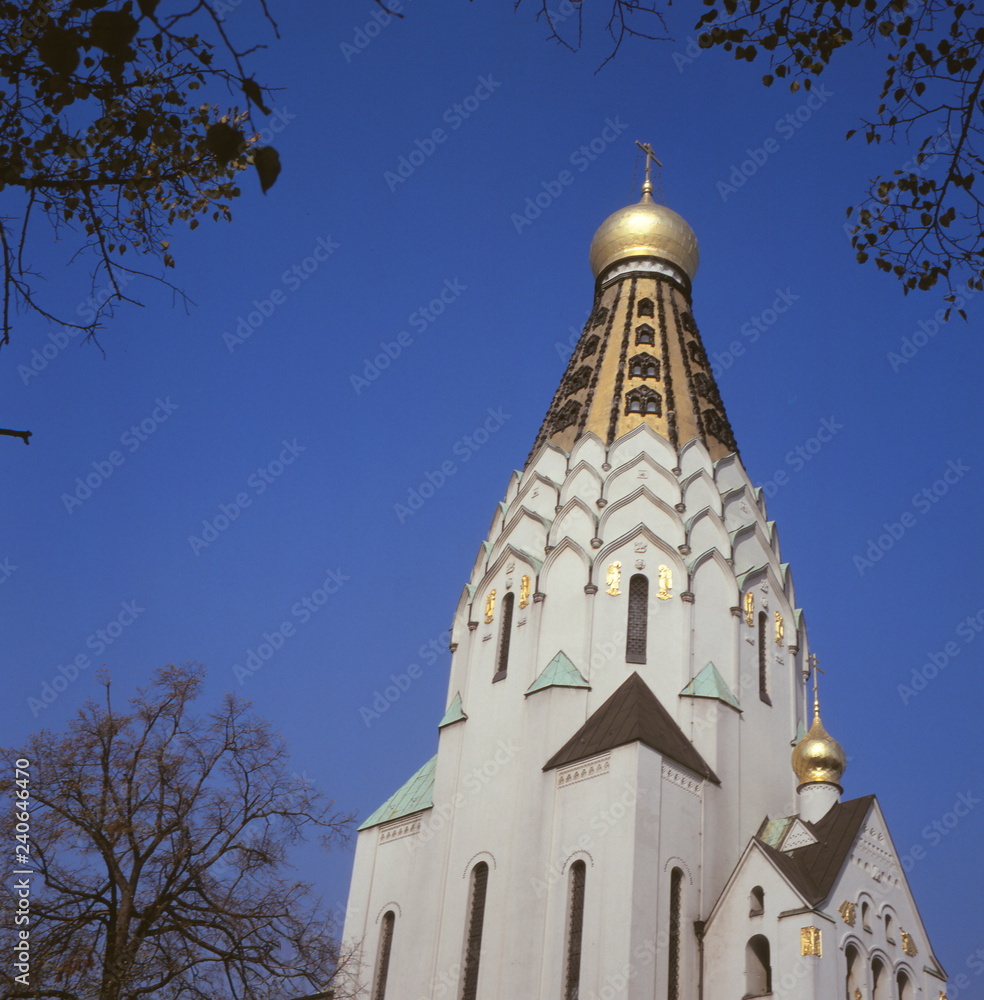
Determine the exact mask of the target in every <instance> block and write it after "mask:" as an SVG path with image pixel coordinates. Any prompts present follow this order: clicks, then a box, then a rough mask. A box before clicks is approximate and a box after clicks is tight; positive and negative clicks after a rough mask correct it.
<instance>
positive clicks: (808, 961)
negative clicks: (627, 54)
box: [345, 159, 945, 1000]
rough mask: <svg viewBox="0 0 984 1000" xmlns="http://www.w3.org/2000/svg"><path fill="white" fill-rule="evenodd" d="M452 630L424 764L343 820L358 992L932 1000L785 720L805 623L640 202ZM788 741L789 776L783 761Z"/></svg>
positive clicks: (675, 239) (864, 852) (870, 853)
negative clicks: (351, 821) (368, 809)
mask: <svg viewBox="0 0 984 1000" xmlns="http://www.w3.org/2000/svg"><path fill="white" fill-rule="evenodd" d="M590 259H591V267H592V271H593V272H594V276H595V292H594V308H593V310H592V313H591V316H590V318H589V320H588V322H587V324H586V326H585V329H584V333H583V335H582V336H581V339H580V341H579V343H578V345H577V348H576V349H575V351H574V355H573V357H572V358H571V361H570V364H569V366H568V368H567V371H566V373H565V374H564V377H563V379H562V381H561V383H560V387H559V388H558V390H557V392H556V394H555V396H554V398H553V401H552V402H551V404H550V407H549V409H548V411H547V415H546V418H545V419H544V422H543V426H542V427H541V429H540V432H539V434H538V435H537V438H536V441H535V444H534V446H533V450H532V452H531V454H530V456H529V458H528V459H527V462H526V465H525V467H524V468H523V469H522V471H517V472H516V473H515V474H514V475H513V477H512V478H511V480H510V482H509V486H508V489H507V492H506V496H505V499H504V500H503V501H502V502H501V503H500V504H499V505H498V506H497V507H496V508H495V513H494V516H493V518H492V524H491V527H490V529H489V533H488V537H487V539H486V540H485V541H484V542H483V543H482V544H481V546H480V548H479V552H478V557H477V559H476V561H475V565H474V566H473V568H472V569H471V573H470V576H469V578H468V582H467V583H466V584H465V587H464V589H463V591H462V594H461V599H460V601H459V604H458V608H457V612H456V616H455V624H454V628H453V630H452V642H451V650H452V653H453V658H452V663H451V677H450V683H449V685H448V697H447V710H446V712H445V714H444V717H443V718H442V719H441V720H440V721H439V723H438V746H437V753H436V755H435V756H434V757H433V758H432V759H431V760H429V761H427V762H426V763H423V765H422V766H421V767H420V769H419V770H418V771H417V772H416V773H415V774H413V775H412V776H411V777H410V778H409V780H408V781H407V782H406V784H405V785H403V787H402V788H400V789H399V790H398V791H396V792H395V793H394V795H393V796H392V797H391V798H390V799H388V800H387V801H386V802H385V803H383V805H381V806H380V807H379V808H378V809H377V810H376V811H375V812H374V813H373V814H372V815H371V816H370V817H369V818H368V819H366V820H365V822H364V823H363V824H362V826H361V827H360V833H359V838H358V845H357V850H356V858H355V868H354V873H353V876H352V886H351V894H350V897H349V905H348V912H347V918H346V924H345V939H346V941H347V942H348V943H349V945H351V946H353V947H355V948H356V949H357V951H358V952H359V954H361V959H362V971H361V978H360V980H359V984H360V986H361V991H360V993H359V995H360V996H363V997H365V998H367V1000H370V998H371V1000H437V998H448V1000H615V998H624V1000H743V998H748V997H758V996H775V997H790V998H793V997H795V998H796V1000H843V998H845V997H846V998H847V1000H889V998H891V1000H917V998H918V1000H939V998H940V997H942V996H943V992H942V991H943V990H944V989H945V974H944V973H943V971H942V969H941V967H940V965H939V963H938V962H937V961H936V959H935V957H934V955H933V952H932V949H931V947H930V944H929V941H928V939H927V936H926V932H925V930H924V928H923V926H922V923H921V921H920V918H919V914H918V912H917V910H916V907H915V904H914V902H913V899H912V896H911V894H910V892H909V889H908V885H907V883H906V879H905V875H904V873H903V870H902V866H901V864H900V862H899V858H898V855H897V853H896V851H895V848H894V846H893V844H892V841H891V839H890V837H889V834H888V831H887V827H886V825H885V822H884V819H883V817H882V814H881V811H880V809H879V807H878V804H877V802H876V801H875V799H874V797H873V796H868V797H865V798H861V799H854V800H852V801H848V802H842V801H840V795H841V788H840V784H839V781H840V778H841V775H842V773H843V770H844V754H843V751H842V750H841V748H840V746H839V745H838V744H837V743H836V742H835V741H834V740H833V739H832V738H831V737H830V736H829V735H828V734H827V733H826V731H825V730H824V728H823V725H822V724H821V722H820V713H819V704H818V703H817V702H816V700H814V713H813V718H812V725H811V719H810V718H809V717H808V713H807V707H806V706H807V689H806V682H807V678H808V676H809V673H810V666H811V659H810V657H809V649H808V641H807V634H806V625H805V620H804V616H803V613H802V612H801V611H800V609H799V608H798V607H797V603H796V595H795V591H794V588H793V582H792V576H791V573H790V571H789V567H788V565H787V564H786V563H784V562H783V561H782V555H781V553H780V550H779V539H778V536H777V533H776V528H775V525H774V524H773V522H771V521H769V520H768V516H767V514H766V510H765V502H764V500H763V498H762V496H761V493H760V492H759V491H756V490H755V489H754V488H753V487H752V485H751V481H750V479H749V477H748V475H747V473H746V472H745V469H744V468H743V466H742V463H741V459H740V458H739V456H738V449H737V445H736V443H735V440H734V437H733V434H732V430H731V426H730V424H729V422H728V418H727V416H726V415H725V412H724V407H723V405H722V402H721V398H720V396H719V394H718V389H717V386H716V384H715V381H714V378H713V376H712V374H711V366H710V364H709V362H708V359H707V355H706V353H705V351H704V347H703V345H702V343H701V338H700V335H699V333H698V331H697V326H696V323H695V321H694V316H693V313H692V311H691V308H692V307H691V282H692V280H693V278H694V275H695V273H696V271H697V263H698V248H697V241H696V238H695V237H694V234H693V231H692V230H691V229H690V227H689V226H688V225H687V223H686V222H685V221H684V220H683V219H682V218H680V216H679V215H677V214H676V213H675V212H672V211H671V210H670V209H668V208H666V207H664V206H662V205H658V204H656V203H654V201H653V199H652V184H651V182H650V180H649V176H648V159H647V177H646V182H645V183H644V184H643V188H642V200H641V201H640V202H639V203H638V204H635V205H630V206H628V207H627V208H623V209H621V210H620V211H618V212H615V214H614V215H611V216H610V217H609V218H608V219H606V220H605V222H604V223H602V225H601V228H600V229H599V230H598V231H597V233H596V234H595V237H594V240H593V241H592V244H591V254H590ZM791 747H795V750H794V751H793V755H792V766H790V748H791Z"/></svg>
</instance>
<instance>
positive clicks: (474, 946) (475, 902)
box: [461, 861, 489, 1000]
mask: <svg viewBox="0 0 984 1000" xmlns="http://www.w3.org/2000/svg"><path fill="white" fill-rule="evenodd" d="M488 884H489V866H488V865H487V864H486V863H485V862H484V861H479V863H478V864H477V865H475V867H474V868H473V869H472V878H471V905H470V906H469V908H468V910H469V913H468V936H467V937H466V938H465V960H464V963H463V965H464V975H463V977H462V987H461V1000H475V997H476V994H477V993H478V960H479V958H480V957H481V954H482V925H483V924H484V923H485V890H486V888H487V887H488Z"/></svg>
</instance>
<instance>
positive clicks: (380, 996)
mask: <svg viewBox="0 0 984 1000" xmlns="http://www.w3.org/2000/svg"><path fill="white" fill-rule="evenodd" d="M395 923H396V914H395V913H394V912H393V911H392V910H388V911H387V912H386V914H385V915H384V916H383V925H382V927H381V928H380V929H379V957H378V958H377V959H376V988H375V989H374V990H373V991H372V1000H384V998H385V997H386V979H387V977H388V976H389V965H390V949H391V948H392V947H393V925H394V924H395Z"/></svg>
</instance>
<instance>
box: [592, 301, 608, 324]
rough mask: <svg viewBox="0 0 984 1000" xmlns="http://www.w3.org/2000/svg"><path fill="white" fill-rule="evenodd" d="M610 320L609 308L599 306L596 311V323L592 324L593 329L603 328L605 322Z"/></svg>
mask: <svg viewBox="0 0 984 1000" xmlns="http://www.w3.org/2000/svg"><path fill="white" fill-rule="evenodd" d="M606 319H608V308H607V307H606V306H599V307H598V308H597V309H596V310H595V314H594V322H593V323H592V324H591V325H592V326H593V327H598V326H601V324H602V323H604V322H605V320H606Z"/></svg>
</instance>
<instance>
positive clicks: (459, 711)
mask: <svg viewBox="0 0 984 1000" xmlns="http://www.w3.org/2000/svg"><path fill="white" fill-rule="evenodd" d="M467 718H468V716H467V715H465V711H464V709H463V708H462V707H461V692H460V691H458V692H457V693H456V694H455V696H454V698H452V699H451V704H450V705H448V710H447V711H446V712H445V713H444V718H443V719H441V721H440V722H439V723H438V724H437V728H438V729H443V728H444V727H445V726H450V725H452V724H453V723H455V722H464V721H465V719H467Z"/></svg>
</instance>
